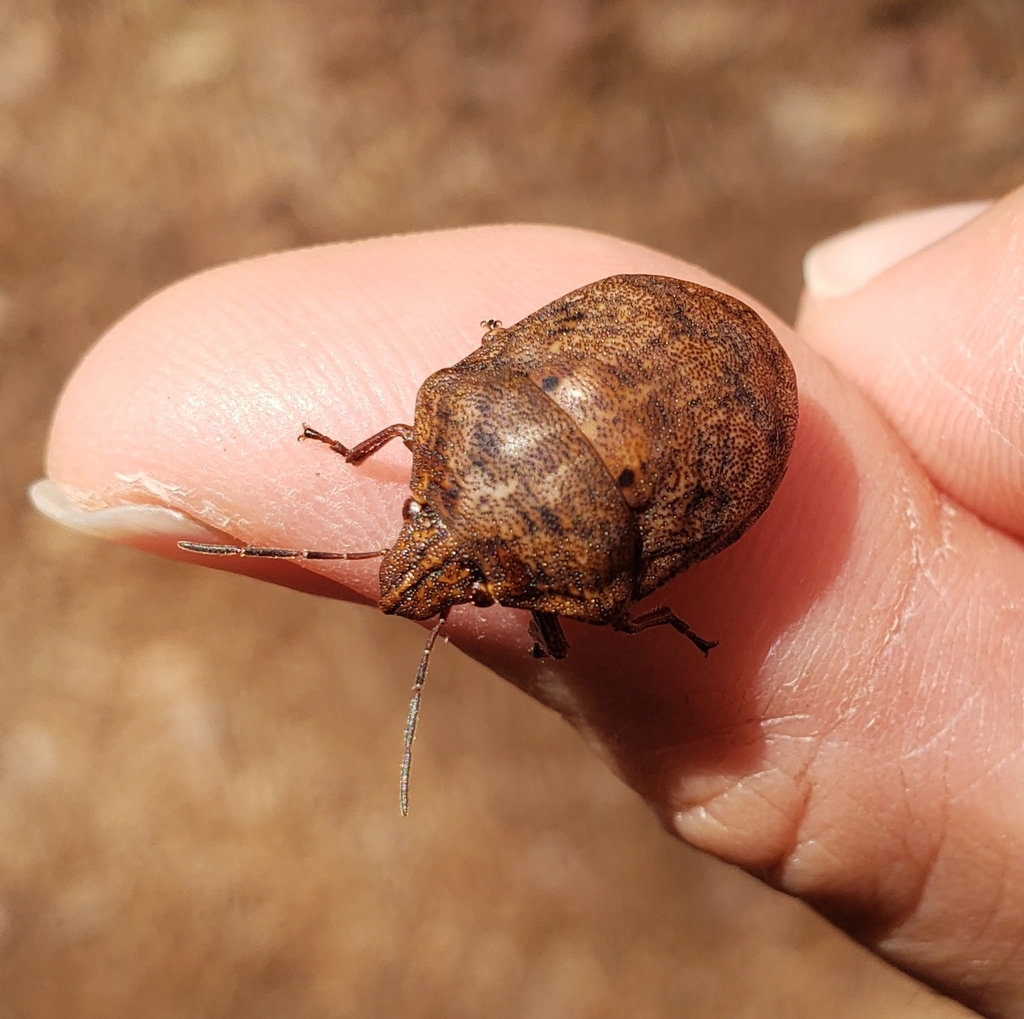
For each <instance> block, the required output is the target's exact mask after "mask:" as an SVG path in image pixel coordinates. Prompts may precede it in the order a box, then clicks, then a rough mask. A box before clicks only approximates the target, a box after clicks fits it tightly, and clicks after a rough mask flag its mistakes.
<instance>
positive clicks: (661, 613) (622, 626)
mask: <svg viewBox="0 0 1024 1019" xmlns="http://www.w3.org/2000/svg"><path fill="white" fill-rule="evenodd" d="M613 625H614V626H615V629H616V630H620V631H622V633H642V632H643V631H644V630H649V629H650V628H651V627H652V626H671V627H672V628H673V629H675V630H678V631H679V632H680V633H681V634H682V635H683V636H684V637H688V638H689V639H690V640H691V641H692V642H693V643H694V644H695V645H696V646H697V648H698V649H699V650H700V651H701V653H702V654H703V655H704V657H705V658H707V656H708V652H709V651H710V650H711V649H712V648H713V647H718V641H717V640H705V639H704V638H703V637H701V636H700V635H699V634H696V633H694V632H693V630H691V629H690V627H689V626H688V625H687V624H686V623H685V622H683V620H682V619H680V618H679V617H678V616H677V615H676V614H675V613H674V612H673V611H672V610H671V609H670V608H669V607H668V606H667V605H662V606H660V607H659V608H656V609H651V611H650V612H644V613H643V614H642V615H639V616H637V617H636V618H635V619H622V620H620V621H618V622H616V623H614V624H613Z"/></svg>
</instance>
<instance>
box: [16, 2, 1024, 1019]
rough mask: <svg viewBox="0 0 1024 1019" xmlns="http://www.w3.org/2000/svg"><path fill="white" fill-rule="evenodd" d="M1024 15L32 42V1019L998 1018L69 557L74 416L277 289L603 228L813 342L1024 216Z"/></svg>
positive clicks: (28, 143) (404, 651) (31, 38)
mask: <svg viewBox="0 0 1024 1019" xmlns="http://www.w3.org/2000/svg"><path fill="white" fill-rule="evenodd" d="M1022 64H1024V7H1022V5H1021V4H1020V3H1019V0H975V2H961V3H958V2H955V0H949V2H942V0H896V2H879V0H870V2H868V0H700V2H692V0H691V2H679V3H669V2H639V0H637V2H634V0H470V2H456V0H447V2H445V0H418V2H417V0H403V2H401V3H396V2H388V0H208V2H204V3H201V4H200V3H190V2H185V0H120V2H113V0H110V2H102V0H97V2H85V0H23V2H19V0H8V2H7V3H6V4H4V3H0V443H2V447H0V448H2V451H3V452H2V479H0V483H2V486H3V488H2V496H0V559H2V568H0V640H2V648H3V655H2V659H0V663H2V664H0V1016H3V1017H8V1016H10V1017H33V1019H34V1017H40V1019H43V1017H57V1016H60V1017H73V1019H89V1017H104V1019H108V1017H111V1016H134V1017H146V1019H148V1017H154V1019H179V1017H185V1016H188V1017H191V1019H197V1017H205V1016H211V1017H212V1016H218V1017H245V1019H249V1017H252V1019H262V1017H288V1019H321V1017H323V1019H327V1017H332V1019H335V1017H337V1019H344V1017H356V1016H359V1017H378V1016H379V1017H391V1016H403V1017H411V1019H420V1017H424V1019H425V1017H445V1019H461V1017H467V1019H468V1017H479V1016H488V1017H490V1019H506V1017H509V1019H511V1017H522V1019H547V1017H552V1019H554V1017H558V1019H576V1017H580V1019H583V1017H586V1019H599V1017H624V1016H628V1017H631V1019H647V1017H650V1019H661V1017H668V1016H681V1015H685V1016H687V1017H692V1019H700V1017H712V1016H714V1017H722V1016H748V1015H749V1016H755V1015H756V1016H758V1017H764V1016H775V1015H778V1016H783V1015H784V1016H787V1017H793V1016H795V1017H800V1016H819V1015H822V1014H825V1015H830V1016H836V1017H846V1016H855V1015H856V1016H860V1015H871V1016H883V1017H884V1016H916V1017H926V1016H927V1017H937V1016H942V1015H947V1016H951V1015H956V1014H966V1013H964V1012H963V1011H962V1010H961V1009H959V1007H957V1006H954V1005H952V1004H950V1003H949V1002H946V1001H945V1000H943V999H940V998H938V997H936V996H934V995H932V994H931V993H930V992H928V991H927V990H925V989H924V988H921V987H920V986H919V985H917V984H915V983H914V982H913V981H911V980H910V979H909V978H907V977H904V976H902V975H900V974H898V973H896V972H895V971H893V970H891V969H890V968H888V967H887V966H885V965H884V964H882V963H881V962H879V961H877V960H875V959H873V958H872V957H871V956H869V955H868V954H867V953H866V952H865V951H864V950H862V949H860V948H859V947H857V946H856V945H854V944H852V943H851V942H850V941H848V940H847V939H846V938H844V937H843V936H842V935H840V934H838V933H837V932H836V931H834V930H833V929H832V928H830V927H829V926H828V925H827V924H826V923H825V922H824V921H822V920H821V919H819V918H818V917H816V916H815V915H813V914H812V913H811V912H810V911H809V910H807V909H805V908H804V907H802V906H801V905H799V904H797V903H794V902H792V901H790V900H788V899H786V898H784V897H783V896H780V895H777V894H775V893H773V892H770V891H768V890H767V889H765V888H764V887H762V886H760V885H759V884H758V883H757V882H755V881H754V880H753V879H752V878H749V877H747V876H746V875H744V874H741V873H739V872H737V871H734V870H732V869H730V868H728V867H726V866H724V865H721V864H718V863H716V862H715V861H713V860H710V859H708V858H705V857H703V856H701V855H700V854H697V853H695V852H692V851H690V850H688V849H686V848H685V847H683V846H681V845H680V844H678V843H676V842H675V841H673V840H672V839H670V838H669V837H668V836H667V835H665V834H664V833H663V832H662V831H661V830H660V828H659V827H658V826H657V824H656V823H655V822H654V820H653V819H652V818H651V817H650V816H649V815H648V814H647V812H646V810H645V809H644V807H643V806H642V804H640V803H639V802H638V800H637V799H636V798H635V797H634V796H633V794H632V793H630V792H629V791H628V790H627V789H625V788H624V787H623V786H622V785H621V784H620V783H619V782H618V781H617V780H616V779H614V778H613V777H612V776H611V775H609V774H608V773H607V772H606V770H605V769H604V768H603V767H602V765H601V764H600V763H598V762H597V761H596V760H595V759H594V758H593V757H592V756H591V755H590V753H589V752H588V751H587V749H586V748H585V747H584V746H583V745H582V743H581V741H580V740H579V739H578V737H577V736H576V735H575V734H574V733H573V732H572V731H571V730H570V729H569V728H568V727H567V726H565V725H564V724H563V723H562V722H561V721H560V720H559V719H557V718H556V717H554V716H552V715H550V714H548V713H546V712H545V711H544V710H543V709H542V708H540V707H539V706H537V705H536V704H533V703H532V702H529V701H527V700H526V698H524V697H523V696H522V695H521V694H520V693H518V692H517V691H515V690H513V689H511V688H509V687H506V686H505V685H504V684H502V683H500V682H498V681H497V680H495V678H494V677H493V676H492V675H490V674H488V673H486V671H485V670H483V669H482V668H480V667H478V666H476V665H474V664H473V663H471V662H469V661H468V660H466V659H464V658H462V657H461V656H460V655H459V654H458V653H457V652H455V651H454V650H452V649H442V650H441V651H440V652H439V653H438V655H437V658H436V660H435V663H434V666H433V670H432V686H431V690H430V698H429V702H428V705H427V709H426V711H425V714H424V717H423V722H422V727H421V736H420V740H419V742H418V744H417V749H418V759H417V769H418V770H417V776H416V781H417V800H416V804H415V807H416V809H415V810H414V811H413V814H412V816H411V817H410V818H409V819H408V820H406V821H403V820H402V819H401V817H400V816H399V815H398V812H397V810H396V808H395V775H396V770H397V764H398V759H399V742H400V734H401V727H402V723H403V720H404V712H405V704H406V698H407V691H408V683H409V678H410V675H411V670H412V669H413V668H414V666H415V662H416V660H417V658H418V655H419V651H420V648H421V646H422V636H421V633H420V631H419V630H418V629H417V628H416V627H415V626H413V625H412V624H406V623H403V622H400V621H397V620H394V619H384V618H383V617H381V616H379V615H378V614H376V613H374V612H373V611H370V610H367V609H357V608H353V607H350V606H345V605H341V604H336V603H332V602H327V601H323V600H318V599H315V598H313V597H311V596H304V595H300V594H296V593H294V592H289V591H285V590H279V589H274V588H272V587H269V586H266V585H260V584H257V583H255V582H252V581H246V580H243V579H240V578H237V577H232V576H229V575H227V574H223V573H213V572H209V571H205V570H201V569H198V568H192V567H186V566H182V565H173V564H169V563H165V562H161V561H157V560H153V559H150V558H147V557H146V556H144V555H142V554H141V553H135V552H131V551H129V550H125V549H121V548H117V547H113V546H108V545H104V544H101V543H98V542H94V541H90V540H89V539H87V538H84V537H78V536H75V535H72V534H69V533H63V532H62V531H60V530H59V529H58V528H57V527H55V526H54V525H52V524H50V523H48V522H47V521H45V520H42V519H40V518H38V517H37V516H35V515H34V513H33V512H32V511H31V510H30V508H29V507H28V504H27V502H26V499H25V496H24V493H25V489H26V486H27V485H28V484H29V483H30V482H31V481H32V480H33V479H34V478H36V477H37V476H39V475H40V473H41V462H42V450H43V445H44V441H45V435H46V428H47V421H48V417H49V415H50V413H51V411H52V408H53V406H54V403H55V401H56V398H57V395H58V393H59V391H60V387H61V384H62V381H63V380H64V379H65V378H66V377H67V375H68V373H69V372H70V371H71V370H72V368H73V367H74V365H75V362H76V361H77V359H78V358H79V357H80V356H81V355H82V353H83V352H84V351H85V350H86V349H87V347H88V346H89V345H90V344H91V343H92V342H93V341H94V340H95V339H96V337H97V336H98V335H99V334H100V333H101V332H102V331H103V330H104V329H105V328H106V327H107V326H108V325H110V324H111V323H112V322H113V321H114V320H115V319H117V318H118V317H119V316H120V315H122V314H123V313H124V312H125V311H127V310H128V309H129V308H130V307H131V306H132V305H133V304H135V303H136V302H137V301H139V300H140V299H142V298H143V297H145V296H146V295H147V294H149V293H151V292H152V291H153V290H155V289H156V288H158V287H161V286H163V285H164V284H166V283H169V282H171V281H172V280H175V279H178V278H179V277H181V276H184V275H186V274H188V273H192V272H194V271H196V270H198V269H202V268H204V267H206V266H210V265H215V264H217V263H220V262H224V261H228V260H232V259H238V258H242V257H245V256H248V255H254V254H257V253H261V252H265V251H269V250H274V249H280V248H286V247H291V246H296V245H305V244H312V243H318V242H323V241H334V240H345V239H350V238H358V237H365V236H368V235H373V234H380V233H387V232H397V231H409V230H423V229H434V228H439V227H449V226H456V225H462V224H468V223H478V222H493V221H509V220H519V221H522V220H532V221H543V222H551V223H564V224H573V225H577V226H583V227H589V228H594V229H599V230H604V231H608V232H612V233H616V234H620V235H623V236H625V237H629V238H631V239H634V240H638V241H642V242H645V243H648V244H651V245H654V246H657V247H660V248H663V249H665V250H667V251H670V252H673V253H675V254H678V255H681V256H684V257H686V258H689V259H692V260H694V261H696V262H699V263H702V264H703V265H705V266H707V267H708V268H710V269H712V270H714V271H715V272H717V273H719V274H721V275H723V276H725V277H727V278H729V279H731V280H733V281H735V282H737V283H738V284H740V285H742V286H743V287H745V288H747V290H748V291H749V292H750V293H752V294H753V295H755V296H756V297H758V298H760V299H761V300H763V301H765V302H766V303H768V304H769V305H771V306H773V307H774V308H776V309H777V310H778V311H780V312H781V313H783V314H784V315H787V316H791V315H792V314H793V312H794V309H795V306H796V300H797V296H798V294H799V289H800V259H801V256H802V254H803V252H804V251H805V249H806V248H807V247H808V246H809V245H810V244H812V243H813V242H814V241H816V240H818V239H820V238H822V237H824V236H826V235H828V234H829V233H831V232H834V231H836V230H839V229H842V228H844V227H847V226H851V225H854V224H856V223H858V222H860V221H862V220H864V219H867V218H871V217H875V216H879V215H883V214H886V213H890V212H894V211H898V210H902V209H907V208H913V207H917V206H922V205H927V204H932V203H937V202H945V201H952V200H959V199H967V198H978V197H987V196H992V195H996V194H998V193H1000V192H1001V191H1003V190H1006V189H1007V188H1009V187H1010V186H1012V185H1014V184H1017V183H1019V182H1020V181H1021V179H1022V177H1024V66H1022Z"/></svg>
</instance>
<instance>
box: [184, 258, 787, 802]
mask: <svg viewBox="0 0 1024 1019" xmlns="http://www.w3.org/2000/svg"><path fill="white" fill-rule="evenodd" d="M482 324H483V325H484V326H485V327H486V330H487V331H486V333H485V334H484V338H483V341H482V342H481V344H480V346H479V348H478V349H477V350H475V351H474V352H473V353H472V354H470V355H469V357H466V358H464V359H463V360H461V361H459V362H458V364H456V365H453V366H452V367H451V368H444V369H442V370H441V371H439V372H435V373H434V374H433V375H431V376H430V378H428V379H427V380H426V382H424V383H423V385H422V386H421V388H420V390H419V393H418V394H417V397H416V415H415V418H414V424H412V425H404V424H395V425H390V426H389V427H387V428H385V429H384V430H383V431H381V432H378V433H377V434H376V435H373V436H371V437H370V438H368V439H365V440H364V441H363V442H360V443H359V444H358V445H356V446H353V447H351V448H349V447H347V446H344V445H342V444H341V443H340V442H338V441H336V440H334V439H331V438H329V437H328V436H326V435H324V434H322V433H321V432H318V431H316V430H315V429H313V428H310V427H309V426H308V425H304V426H303V432H302V435H301V436H300V438H306V439H316V440H318V441H320V442H323V443H326V444H327V445H328V446H330V447H331V449H333V450H334V451H335V452H337V453H340V454H341V455H342V456H343V457H344V458H345V460H346V461H347V462H348V463H351V464H359V463H362V461H364V460H366V459H367V458H368V457H370V456H372V455H373V454H374V453H376V452H377V451H378V450H379V449H381V447H383V446H384V445H385V444H386V443H388V442H390V441H391V440H392V439H401V440H402V441H403V442H404V443H405V444H406V446H408V447H409V449H410V450H412V454H413V460H412V477H411V481H410V487H411V489H412V498H410V499H408V500H406V503H405V507H404V509H403V512H402V516H403V518H404V524H403V526H402V530H401V531H400V532H399V535H398V538H397V539H396V541H395V543H394V544H393V545H392V546H391V547H390V548H389V549H384V550H381V551H374V552H355V553H353V552H312V551H308V550H297V549H276V548H252V547H245V548H242V547H237V546H234V545H200V544H195V543H192V542H181V547H182V548H184V549H188V550H191V551H193V552H204V553H208V554H214V555H242V556H267V557H271V558H281V559H365V558H370V557H373V556H383V557H384V561H383V563H382V564H381V570H380V607H381V609H383V610H384V612H387V613H393V614H396V615H400V616H407V617H409V618H410V619H419V620H424V619H431V618H434V617H437V620H438V621H437V624H436V625H435V626H434V628H433V630H432V631H431V633H430V637H429V638H428V640H427V646H426V648H425V649H424V653H423V658H422V660H421V662H420V667H419V671H418V672H417V675H416V682H415V685H414V687H413V697H412V703H411V704H410V708H409V719H408V722H407V724H406V734H405V754H404V758H403V763H402V785H401V805H402V812H403V813H405V812H406V810H407V807H408V799H407V797H408V780H409V763H410V759H411V752H412V741H413V737H414V735H415V728H416V717H417V711H418V707H419V700H420V696H421V692H422V688H423V681H424V678H425V676H426V670H427V662H428V660H429V656H430V650H431V648H432V647H433V644H434V641H435V639H436V637H437V634H438V632H439V630H440V628H441V625H442V624H443V622H444V620H445V617H446V615H447V613H448V610H449V609H450V608H451V607H452V606H453V605H460V604H463V603H466V602H472V603H474V604H476V605H480V606H487V605H492V604H494V603H495V602H498V603H499V604H501V605H505V606H509V607H512V608H520V609H528V610H530V612H532V614H533V618H532V621H531V623H530V634H531V636H532V637H533V638H534V641H535V645H534V654H535V655H537V656H538V657H541V656H551V657H552V658H564V657H565V655H566V653H567V652H568V650H569V645H568V643H567V641H566V639H565V635H564V634H563V632H562V627H561V625H560V623H559V619H558V617H559V616H566V617H568V618H570V619H578V620H581V621H583V622H586V623H594V624H597V625H608V626H613V627H615V629H617V630H621V631H623V632H625V633H639V632H640V631H641V630H646V629H648V628H649V627H652V626H662V625H668V626H672V627H674V628H675V629H676V630H678V631H679V632H680V633H682V634H684V635H685V636H686V637H688V638H689V639H690V640H691V641H692V642H693V643H694V644H695V645H696V646H697V647H698V648H699V649H700V650H701V651H702V652H704V654H707V652H708V651H709V650H710V649H711V648H712V647H714V646H715V642H713V641H707V640H704V639H703V638H702V637H699V636H698V635H697V634H696V633H694V632H693V631H692V630H691V629H690V627H689V626H687V624H686V623H685V622H683V620H681V619H680V618H679V617H678V616H676V615H675V613H674V612H673V611H672V610H671V609H670V608H668V607H667V606H663V607H660V608H655V609H651V610H650V611H647V612H642V613H641V614H639V615H633V614H632V606H633V603H634V602H636V601H639V600H640V599H641V598H643V597H645V596H646V595H648V594H650V593H651V592H652V591H654V590H655V589H656V588H658V587H660V586H661V585H662V584H664V583H665V581H667V580H668V579H669V578H670V577H673V576H674V575H675V574H677V573H679V572H680V571H682V570H685V569H686V568H687V567H689V566H692V565H693V564H694V563H697V562H700V561H701V560H702V559H706V558H708V556H711V555H714V554H715V553H716V552H720V551H721V550H722V549H724V548H725V547H726V546H727V545H730V544H732V542H734V541H735V540H736V539H737V538H738V537H739V536H740V535H741V534H743V532H744V531H745V530H746V529H747V528H748V527H749V526H750V525H751V524H752V523H753V522H754V521H755V520H756V519H757V518H758V517H759V516H760V515H761V513H762V512H764V510H765V508H766V507H767V506H768V503H769V501H770V500H771V498H772V495H773V494H774V493H775V490H776V488H778V485H779V482H780V481H781V480H782V476H783V474H784V473H785V470H786V461H787V459H788V457H789V452H790V449H791V448H792V445H793V437H794V433H795V431H796V422H797V388H796V378H795V376H794V373H793V366H792V365H791V364H790V361H789V358H788V357H787V356H786V354H785V352H784V351H783V349H782V347H781V346H780V345H779V342H778V340H777V339H776V338H775V335H774V333H772V331H771V330H770V329H769V328H768V326H767V325H766V324H765V323H764V321H763V320H762V319H761V318H760V316H758V315H757V313H756V312H754V311H753V309H751V308H749V307H747V305H745V304H743V303H742V302H741V301H738V300H737V299H736V298H734V297H730V296H728V295H727V294H722V293H718V292H717V291H715V290H710V289H708V288H707V287H703V286H700V285H698V284H696V283H687V282H684V281H682V280H677V279H670V278H668V277H665V276H638V275H637V276H612V277H609V278H608V279H604V280H600V281H599V282H597V283H591V284H589V285H588V286H585V287H581V288H580V289H579V290H574V291H573V292H572V293H571V294H567V295H566V296H565V297H561V298H559V299H558V300H557V301H554V302H553V303H551V304H549V305H547V306H546V307H544V308H541V309H540V311H536V312H534V313H533V314H532V315H529V316H527V317H526V318H524V319H523V320H522V321H521V322H518V323H517V324H516V325H513V326H510V327H509V328H507V329H506V328H503V327H502V325H501V323H500V322H497V321H494V320H490V321H487V322H485V323H482Z"/></svg>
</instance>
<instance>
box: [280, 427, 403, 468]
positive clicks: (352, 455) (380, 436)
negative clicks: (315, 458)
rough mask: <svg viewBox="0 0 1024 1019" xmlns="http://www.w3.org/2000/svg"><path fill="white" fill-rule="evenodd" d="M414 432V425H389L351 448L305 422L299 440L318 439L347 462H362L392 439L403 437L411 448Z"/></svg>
mask: <svg viewBox="0 0 1024 1019" xmlns="http://www.w3.org/2000/svg"><path fill="white" fill-rule="evenodd" d="M412 433H413V427H412V425H388V427H387V428H384V429H382V430H381V431H379V432H377V434H376V435H371V436H370V437H369V438H368V439H363V441H362V442H360V443H358V444H357V445H355V446H352V448H351V449H350V448H349V447H348V446H345V445H342V443H340V442H338V440H337V439H332V438H331V437H330V436H329V435H324V433H323V432H318V431H317V430H316V429H315V428H310V427H309V425H307V424H306V423H305V422H303V423H302V434H301V435H300V436H299V442H301V441H302V440H303V439H316V441H317V442H322V443H324V444H325V445H327V446H330V447H331V449H333V450H334V452H335V453H340V454H341V455H342V456H343V457H344V458H345V461H346V463H350V464H361V463H362V462H363V461H364V460H366V459H367V458H369V457H371V456H373V454H374V453H376V452H377V450H379V449H382V448H383V447H384V446H386V445H387V444H388V443H389V442H390V441H391V440H392V439H401V440H402V441H403V442H404V443H405V444H406V445H407V446H408V447H409V448H410V449H411V448H412Z"/></svg>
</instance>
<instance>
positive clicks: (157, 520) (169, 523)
mask: <svg viewBox="0 0 1024 1019" xmlns="http://www.w3.org/2000/svg"><path fill="white" fill-rule="evenodd" d="M28 497H29V499H30V500H31V502H32V505H33V506H35V508H36V509H37V510H39V512H40V513H42V514H43V516H44V517H48V518H49V519H50V520H52V521H53V522H54V523H57V524H60V525H61V526H62V527H67V528H68V529H69V530H72V531H78V532H80V533H81V534H89V535H92V536H93V537H95V538H106V539H108V540H111V541H127V540H130V539H132V538H154V537H166V538H174V539H176V540H182V541H211V540H212V541H219V540H220V539H221V538H222V537H223V536H222V535H221V534H220V532H219V531H214V530H212V529H210V528H208V527H204V526H203V525H202V524H200V523H198V522H197V521H195V520H193V519H192V518H191V517H188V516H186V515H185V514H184V513H179V512H178V511H177V510H172V509H168V508H167V507H166V506H132V505H126V506H111V507H109V508H107V509H101V510H84V509H82V508H81V507H80V506H76V505H75V504H74V503H73V502H72V501H71V500H70V499H69V498H68V497H67V496H66V495H65V494H64V493H63V492H62V491H61V490H60V489H59V488H58V487H57V486H56V485H55V484H54V483H53V482H52V481H50V480H49V478H43V479H41V480H40V481H36V482H33V484H31V485H30V486H29V490H28Z"/></svg>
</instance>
